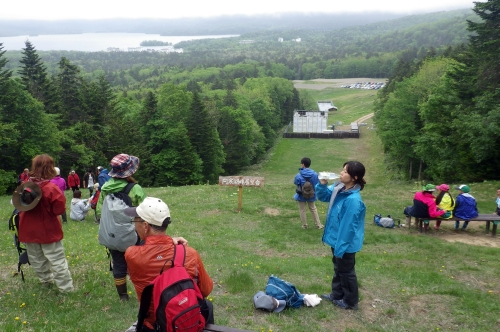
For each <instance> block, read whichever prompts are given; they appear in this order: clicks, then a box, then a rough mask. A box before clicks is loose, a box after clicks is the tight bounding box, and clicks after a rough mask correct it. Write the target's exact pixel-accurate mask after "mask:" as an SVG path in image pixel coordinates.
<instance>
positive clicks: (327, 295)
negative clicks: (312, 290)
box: [321, 293, 335, 302]
mask: <svg viewBox="0 0 500 332" xmlns="http://www.w3.org/2000/svg"><path fill="white" fill-rule="evenodd" d="M321 298H322V299H324V300H327V301H330V302H333V301H335V300H334V299H333V296H332V294H331V293H330V294H321Z"/></svg>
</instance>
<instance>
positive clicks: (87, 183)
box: [83, 168, 94, 197]
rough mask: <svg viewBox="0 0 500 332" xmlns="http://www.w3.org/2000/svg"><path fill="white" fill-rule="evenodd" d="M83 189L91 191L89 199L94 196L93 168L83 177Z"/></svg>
mask: <svg viewBox="0 0 500 332" xmlns="http://www.w3.org/2000/svg"><path fill="white" fill-rule="evenodd" d="M83 188H87V189H88V190H89V193H90V194H89V197H90V196H92V192H93V191H94V174H92V169H91V168H89V169H88V170H87V173H85V175H84V176H83Z"/></svg>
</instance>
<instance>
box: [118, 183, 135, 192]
mask: <svg viewBox="0 0 500 332" xmlns="http://www.w3.org/2000/svg"><path fill="white" fill-rule="evenodd" d="M133 186H135V182H128V183H127V185H126V186H125V188H124V189H123V190H122V191H121V192H122V193H125V194H127V195H128V193H129V192H130V190H132V187H133Z"/></svg>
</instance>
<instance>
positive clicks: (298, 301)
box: [266, 275, 304, 308]
mask: <svg viewBox="0 0 500 332" xmlns="http://www.w3.org/2000/svg"><path fill="white" fill-rule="evenodd" d="M266 295H269V296H272V297H274V298H275V299H277V300H285V301H286V306H287V307H292V308H300V307H301V306H302V305H303V304H304V295H302V294H300V292H299V291H298V290H297V288H295V286H294V285H293V284H291V283H289V282H288V281H285V280H281V279H280V278H278V277H275V276H274V275H271V276H270V277H269V280H268V281H267V286H266Z"/></svg>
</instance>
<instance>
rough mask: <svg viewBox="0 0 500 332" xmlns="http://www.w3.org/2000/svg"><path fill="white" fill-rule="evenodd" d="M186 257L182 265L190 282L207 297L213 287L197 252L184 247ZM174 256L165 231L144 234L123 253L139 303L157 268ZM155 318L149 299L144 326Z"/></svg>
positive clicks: (151, 323)
mask: <svg viewBox="0 0 500 332" xmlns="http://www.w3.org/2000/svg"><path fill="white" fill-rule="evenodd" d="M185 248H186V258H185V261H184V267H185V268H186V270H187V272H188V274H189V275H190V276H191V278H192V279H193V281H194V282H196V284H197V285H198V287H199V288H200V291H201V294H203V296H204V297H207V296H208V295H209V294H210V293H211V292H212V289H213V285H214V284H213V281H212V279H211V278H210V276H209V275H208V273H207V271H206V270H205V267H204V266H203V262H202V260H201V257H200V255H199V254H198V252H197V251H196V250H195V249H193V248H192V247H188V246H186V247H185ZM172 257H174V243H173V241H172V238H171V237H170V236H168V235H166V234H162V235H152V236H147V237H146V239H145V240H144V241H143V243H142V244H140V245H137V246H130V247H128V248H127V251H126V252H125V260H126V261H127V268H128V274H129V276H130V280H132V283H133V284H134V287H135V292H136V294H137V297H138V299H139V302H141V296H142V292H143V291H144V288H145V287H146V286H147V285H149V284H150V283H151V282H152V281H153V280H154V278H156V277H157V276H158V275H159V274H160V271H162V269H163V271H166V270H168V269H169V268H170V266H171V264H170V263H167V264H165V262H166V261H168V260H171V259H172ZM155 321H156V317H155V314H154V307H153V300H151V305H150V307H149V311H148V316H147V317H146V319H145V321H144V322H145V325H146V326H148V327H149V328H153V325H154V323H155Z"/></svg>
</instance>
